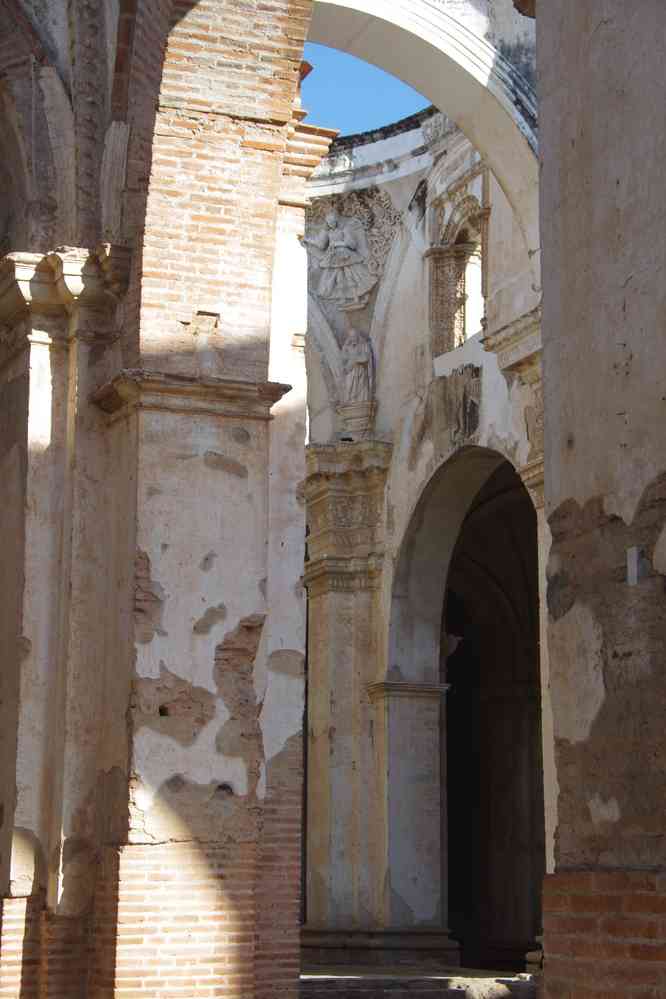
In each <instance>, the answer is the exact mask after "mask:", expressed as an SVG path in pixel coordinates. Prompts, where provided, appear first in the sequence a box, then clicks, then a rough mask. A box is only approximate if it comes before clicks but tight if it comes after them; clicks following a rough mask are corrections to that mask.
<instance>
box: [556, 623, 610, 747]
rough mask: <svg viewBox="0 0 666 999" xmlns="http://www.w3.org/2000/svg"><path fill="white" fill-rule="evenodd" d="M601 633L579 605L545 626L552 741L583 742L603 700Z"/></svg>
mask: <svg viewBox="0 0 666 999" xmlns="http://www.w3.org/2000/svg"><path fill="white" fill-rule="evenodd" d="M602 644H603V633H602V630H601V627H600V625H599V622H598V621H597V620H596V618H595V617H594V615H593V614H592V611H591V610H590V609H589V607H587V606H586V605H585V604H583V603H577V604H574V606H573V607H572V608H571V610H569V611H568V612H567V613H566V614H564V615H563V616H562V617H561V618H560V619H559V620H556V621H553V620H551V621H550V622H549V648H550V664H551V667H550V669H551V678H552V695H553V716H554V719H555V737H556V738H557V739H566V740H567V741H568V742H571V743H576V742H584V741H585V740H586V739H587V738H589V735H590V731H591V729H592V725H593V723H594V720H595V718H596V717H597V715H598V713H599V711H600V709H601V706H602V704H603V703H604V700H605V697H606V689H605V684H604V675H603V658H602Z"/></svg>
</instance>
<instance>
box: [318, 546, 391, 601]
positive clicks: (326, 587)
mask: <svg viewBox="0 0 666 999" xmlns="http://www.w3.org/2000/svg"><path fill="white" fill-rule="evenodd" d="M382 565H383V559H382V557H381V556H378V555H371V556H369V557H368V558H319V559H315V560H310V561H309V562H308V563H307V565H306V567H305V574H304V577H303V578H304V582H305V585H306V586H307V589H308V593H309V595H310V597H317V596H321V595H322V594H324V593H359V592H361V591H362V590H378V589H379V587H380V584H381V576H382Z"/></svg>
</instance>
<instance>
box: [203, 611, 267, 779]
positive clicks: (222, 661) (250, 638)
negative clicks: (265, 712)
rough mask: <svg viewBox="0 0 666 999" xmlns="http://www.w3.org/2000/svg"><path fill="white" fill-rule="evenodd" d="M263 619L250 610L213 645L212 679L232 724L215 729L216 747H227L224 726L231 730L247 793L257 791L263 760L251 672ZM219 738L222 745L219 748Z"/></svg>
mask: <svg viewBox="0 0 666 999" xmlns="http://www.w3.org/2000/svg"><path fill="white" fill-rule="evenodd" d="M265 620H266V616H265V615H264V614H251V615H250V616H249V617H245V618H242V619H241V620H240V622H239V623H238V626H237V627H236V628H234V630H233V631H229V632H227V634H226V635H225V636H224V638H223V640H222V642H221V643H220V644H219V645H218V646H217V648H216V649H215V668H214V677H215V682H216V684H217V688H218V690H219V692H220V696H221V697H222V698H223V700H224V703H225V706H226V708H227V711H228V712H229V721H230V722H234V725H233V726H231V727H230V726H229V722H227V724H226V725H225V726H223V730H222V731H220V732H218V736H217V739H216V749H217V751H218V752H219V751H220V749H221V750H222V752H225V751H226V747H227V744H228V740H227V737H226V736H225V734H224V730H225V729H226V730H227V731H228V732H229V733H230V735H229V737H228V739H229V741H233V745H234V748H238V750H239V752H238V755H240V756H242V758H243V760H244V762H245V764H246V766H247V782H248V789H247V792H246V793H249V794H254V793H255V792H256V788H257V785H258V783H259V772H260V766H261V764H262V763H263V761H264V745H263V740H262V733H261V728H260V726H259V711H260V709H261V704H260V703H259V702H258V701H257V697H256V694H255V690H254V683H253V673H254V663H255V659H256V657H257V651H258V649H259V642H260V641H261V636H262V632H263V628H264V622H265ZM220 739H221V742H222V745H221V747H220V749H218V740H220ZM241 747H242V748H241ZM234 755H236V753H234Z"/></svg>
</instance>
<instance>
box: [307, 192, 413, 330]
mask: <svg viewBox="0 0 666 999" xmlns="http://www.w3.org/2000/svg"><path fill="white" fill-rule="evenodd" d="M401 218H402V215H401V213H400V212H399V211H397V209H396V208H395V207H394V206H393V203H392V201H391V198H390V196H389V194H388V192H386V191H381V190H380V189H379V188H377V187H371V188H368V189H366V190H362V191H350V192H348V193H347V194H343V195H334V196H331V197H326V198H318V199H316V201H314V202H313V204H312V205H311V206H310V208H309V209H308V211H307V214H306V227H305V236H304V238H303V244H304V246H305V247H306V249H307V251H308V262H309V289H310V293H311V294H312V295H313V296H314V297H315V298H316V300H317V301H318V303H319V305H320V306H321V308H322V311H323V312H324V314H325V316H326V318H327V319H328V321H329V322H330V323H331V326H332V327H333V329H334V331H335V333H336V336H337V338H338V342H339V343H341V342H342V341H343V339H344V334H345V332H346V329H347V324H346V319H347V314H348V313H360V312H362V311H363V310H368V312H367V313H366V315H365V316H363V317H359V319H358V320H355V324H356V325H357V326H358V325H359V324H360V325H361V326H362V327H363V328H364V329H365V330H366V331H367V330H369V328H370V315H369V311H370V310H371V308H372V304H373V300H374V297H375V295H374V292H375V290H376V287H377V284H378V282H379V281H380V279H381V277H382V274H383V272H384V267H385V265H386V260H387V258H388V255H389V251H390V249H391V246H392V243H393V239H394V237H395V233H396V230H397V227H398V225H399V224H400V221H401Z"/></svg>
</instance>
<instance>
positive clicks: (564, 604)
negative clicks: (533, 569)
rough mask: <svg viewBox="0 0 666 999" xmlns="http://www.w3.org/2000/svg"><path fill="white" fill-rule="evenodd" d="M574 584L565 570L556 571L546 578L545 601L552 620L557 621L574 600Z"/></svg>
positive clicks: (569, 608)
mask: <svg viewBox="0 0 666 999" xmlns="http://www.w3.org/2000/svg"><path fill="white" fill-rule="evenodd" d="M576 592H577V590H576V585H575V584H574V582H573V580H571V579H570V578H569V576H568V575H567V573H566V572H557V573H555V575H554V576H551V577H550V579H549V580H548V589H547V593H546V602H547V604H548V612H549V614H550V615H551V617H552V618H553V620H554V621H559V619H560V618H561V617H564V615H565V614H567V613H568V612H569V611H570V610H571V608H572V607H573V605H574V604H575V602H576Z"/></svg>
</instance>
